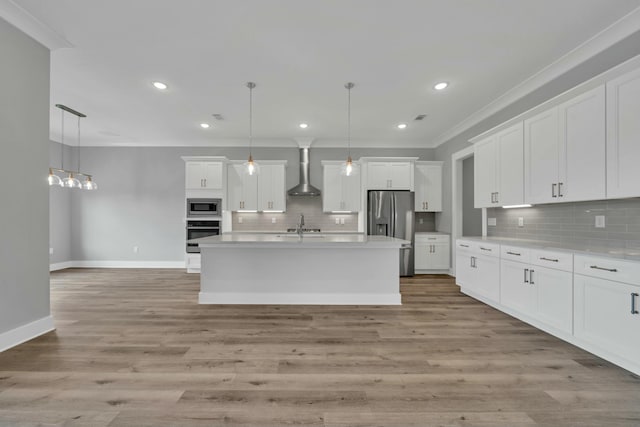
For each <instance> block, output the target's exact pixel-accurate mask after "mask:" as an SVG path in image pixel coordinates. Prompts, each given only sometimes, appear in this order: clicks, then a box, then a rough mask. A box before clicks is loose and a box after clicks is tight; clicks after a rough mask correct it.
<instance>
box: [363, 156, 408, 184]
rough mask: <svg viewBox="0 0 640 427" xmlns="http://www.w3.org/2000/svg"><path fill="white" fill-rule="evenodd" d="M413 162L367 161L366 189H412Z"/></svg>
mask: <svg viewBox="0 0 640 427" xmlns="http://www.w3.org/2000/svg"><path fill="white" fill-rule="evenodd" d="M413 167H414V163H413V162H405V161H397V162H394V161H389V162H378V161H370V162H368V163H367V190H413V174H414V171H413Z"/></svg>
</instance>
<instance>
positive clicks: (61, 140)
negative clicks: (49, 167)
mask: <svg viewBox="0 0 640 427" xmlns="http://www.w3.org/2000/svg"><path fill="white" fill-rule="evenodd" d="M60 117H61V118H62V134H61V138H60V169H62V170H64V110H63V109H60Z"/></svg>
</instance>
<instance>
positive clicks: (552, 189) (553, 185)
mask: <svg viewBox="0 0 640 427" xmlns="http://www.w3.org/2000/svg"><path fill="white" fill-rule="evenodd" d="M556 185H558V184H551V197H558V196H556Z"/></svg>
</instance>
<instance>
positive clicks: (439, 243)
mask: <svg viewBox="0 0 640 427" xmlns="http://www.w3.org/2000/svg"><path fill="white" fill-rule="evenodd" d="M414 247H415V250H414V258H415V259H414V265H415V270H416V272H417V273H429V272H430V270H440V271H443V270H444V271H448V270H449V259H450V256H449V253H450V250H449V235H448V234H435V233H416V236H415V244H414Z"/></svg>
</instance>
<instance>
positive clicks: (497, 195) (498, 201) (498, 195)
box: [496, 191, 500, 203]
mask: <svg viewBox="0 0 640 427" xmlns="http://www.w3.org/2000/svg"><path fill="white" fill-rule="evenodd" d="M496 203H500V192H499V191H496Z"/></svg>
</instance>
